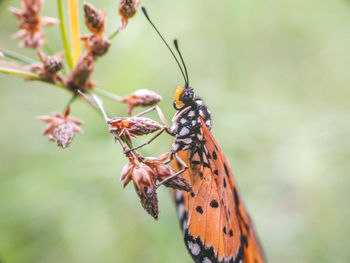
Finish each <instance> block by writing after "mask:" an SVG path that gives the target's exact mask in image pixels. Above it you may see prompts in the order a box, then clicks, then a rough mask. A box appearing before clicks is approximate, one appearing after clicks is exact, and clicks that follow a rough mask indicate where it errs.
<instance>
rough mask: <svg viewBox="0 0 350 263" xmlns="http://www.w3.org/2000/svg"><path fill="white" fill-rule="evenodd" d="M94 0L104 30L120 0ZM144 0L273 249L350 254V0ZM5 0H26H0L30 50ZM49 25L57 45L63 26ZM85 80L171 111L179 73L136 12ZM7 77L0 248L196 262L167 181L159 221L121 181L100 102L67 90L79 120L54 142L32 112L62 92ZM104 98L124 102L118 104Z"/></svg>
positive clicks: (1, 13) (36, 258)
mask: <svg viewBox="0 0 350 263" xmlns="http://www.w3.org/2000/svg"><path fill="white" fill-rule="evenodd" d="M82 2H83V1H80V4H81V5H82ZM91 2H92V3H93V4H95V5H96V6H97V7H99V8H102V9H106V10H107V27H106V31H107V33H108V34H109V33H111V32H112V31H113V30H114V29H115V28H116V27H117V26H118V24H119V16H118V14H117V6H118V2H117V1H116V0H105V1H101V0H100V1H97V0H95V1H91ZM141 5H145V6H147V8H148V11H149V13H150V15H151V17H153V20H154V21H155V23H156V24H157V25H158V27H159V28H160V30H161V31H162V32H163V33H164V35H165V36H166V38H167V39H168V40H169V41H171V40H172V39H173V38H175V37H176V38H178V39H179V40H180V45H181V47H182V51H183V54H184V56H185V59H186V61H187V65H188V68H189V73H190V80H191V83H192V86H193V87H194V88H195V91H196V92H197V94H199V95H200V96H201V97H202V98H203V99H204V100H205V101H206V103H207V105H208V106H209V108H210V109H211V110H212V112H213V125H214V127H213V130H212V131H213V133H214V135H215V136H216V138H217V140H218V141H219V143H220V144H221V145H222V147H223V149H224V150H225V152H226V154H227V155H228V157H229V159H230V160H231V164H232V166H233V168H234V172H235V175H236V179H237V181H238V184H239V186H240V189H241V192H242V194H243V197H244V200H245V202H246V205H247V206H248V208H249V211H250V213H251V215H252V217H253V219H254V221H255V223H256V227H257V231H258V233H259V236H260V238H261V241H262V243H263V245H264V248H265V251H266V255H267V257H268V259H269V262H288V263H289V262H350V250H349V247H350V209H349V201H350V191H349V186H350V180H349V171H350V162H349V158H350V140H349V136H350V119H349V114H350V103H349V98H350V89H349V84H350V5H349V1H345V0H333V1H317V0H307V1H305V0H284V1H280V0H264V1H262V0H250V1H246V0H235V1H221V2H220V1H219V2H218V1H186V0H179V1H161V0H152V1H150V0H147V1H141ZM9 6H15V7H19V1H18V0H16V1H10V0H2V1H0V25H1V30H0V46H2V47H6V48H9V49H12V50H15V51H19V52H22V53H23V52H24V53H25V54H26V55H28V56H31V57H33V58H36V54H35V52H34V51H32V50H29V49H20V48H18V46H17V44H18V42H19V41H18V40H13V39H11V38H10V35H11V34H12V33H14V32H15V31H16V21H15V19H14V18H13V17H12V16H11V15H10V14H9V13H8V11H7V8H8V7H9ZM81 13H82V12H81ZM42 14H44V15H49V16H54V17H57V7H56V1H52V0H50V1H48V0H47V1H46V3H45V5H44V7H43V10H42ZM81 28H82V31H83V33H87V30H86V28H85V26H84V24H83V23H81ZM46 33H47V38H48V42H49V44H50V45H51V46H52V47H53V48H54V49H55V50H62V44H61V40H60V35H59V29H58V27H57V26H56V27H51V28H48V29H47V30H46ZM93 80H95V81H97V82H98V83H99V87H101V88H103V89H106V90H109V91H112V92H114V93H116V94H119V95H126V94H129V93H131V92H132V91H134V90H136V89H140V88H150V89H153V90H154V91H156V92H158V93H159V94H161V95H162V96H163V101H162V102H161V103H160V106H161V108H162V109H163V111H164V112H165V114H166V117H167V119H168V120H169V121H170V120H171V117H172V114H173V113H174V110H173V108H172V96H173V93H174V90H175V88H176V85H178V84H183V81H182V78H181V75H180V73H179V71H178V69H177V68H176V65H175V63H174V61H173V60H172V58H171V57H170V54H169V52H168V51H167V50H166V48H165V47H164V45H163V44H162V43H161V41H160V39H159V38H158V37H157V36H156V34H155V32H154V31H153V30H152V29H151V27H150V25H149V24H148V23H147V22H146V20H145V18H144V17H143V16H142V15H141V12H140V13H138V15H137V16H136V17H135V18H133V19H132V20H131V21H130V23H129V25H128V27H127V29H126V30H125V31H124V32H123V33H122V34H120V35H118V36H117V37H116V38H115V39H114V41H113V45H112V47H111V49H110V52H109V53H108V54H107V55H106V56H105V57H103V58H101V59H99V61H98V64H97V68H96V71H95V73H94V75H93ZM0 87H1V90H0V112H1V114H0V123H1V128H0V135H1V136H0V149H1V151H0V163H1V164H0V262H4V263H12V262H13V263H15V262H39V263H43V262H50V263H54V262H73V263H75V262H84V263H87V262H91V263H92V262H143V263H144V262H146V263H148V262H152V263H153V262H154V263H157V262H169V263H170V262H173V263H178V262H181V263H182V262H192V261H191V259H190V256H189V255H188V254H187V251H186V249H185V247H184V244H183V240H182V234H181V232H180V229H179V227H178V222H177V216H176V213H175V209H174V205H173V203H172V200H171V196H170V194H169V192H168V191H167V189H160V193H159V199H160V218H159V221H158V222H156V221H154V220H153V219H152V218H151V217H150V216H149V215H148V214H146V212H145V211H144V210H143V209H142V208H141V206H140V203H139V199H138V198H137V196H136V195H135V192H134V189H133V187H132V186H131V185H130V186H128V187H127V188H126V189H125V190H123V189H122V186H121V183H120V182H119V176H120V171H121V168H122V167H123V165H124V163H125V162H126V159H125V157H123V155H122V153H121V149H120V147H119V146H118V145H116V144H114V142H113V138H112V136H111V135H109V134H108V132H107V129H106V126H105V125H104V122H103V121H102V119H101V118H100V116H99V115H98V114H96V112H95V111H93V110H92V109H91V108H90V107H89V106H88V105H86V104H85V103H84V102H83V101H78V102H77V103H75V104H74V105H73V107H72V115H74V116H77V117H79V118H81V119H83V120H84V121H85V125H84V126H83V129H84V130H85V134H84V135H77V136H76V137H75V139H74V141H73V143H72V145H71V147H69V148H68V149H65V150H62V149H60V148H57V147H56V146H55V144H54V143H49V142H48V139H47V138H46V137H42V136H41V135H40V134H41V132H42V130H43V129H44V124H42V123H40V122H38V121H36V120H34V117H35V116H37V115H46V114H49V113H50V112H52V111H57V110H60V109H62V108H63V107H64V105H65V104H66V103H67V101H68V100H69V98H70V94H69V93H68V92H65V91H63V90H61V89H59V88H55V87H53V86H50V85H46V84H43V83H36V82H24V81H23V80H21V79H16V78H14V77H9V76H5V75H0ZM106 107H107V108H108V111H109V112H111V113H113V114H114V115H115V116H124V115H125V114H126V107H125V105H120V104H116V103H111V102H108V103H107V102H106ZM151 116H153V117H154V118H156V116H155V115H151ZM142 139H143V140H145V138H142ZM143 140H139V141H138V142H142V141H143ZM170 143H171V138H170V137H169V136H167V135H163V136H162V137H161V138H160V139H159V140H157V141H156V142H154V143H153V144H152V145H150V146H148V147H146V148H144V149H143V150H142V153H143V154H145V155H149V156H156V155H158V154H161V153H163V152H165V151H167V150H168V149H169V146H170Z"/></svg>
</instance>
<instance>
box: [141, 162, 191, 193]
mask: <svg viewBox="0 0 350 263" xmlns="http://www.w3.org/2000/svg"><path fill="white" fill-rule="evenodd" d="M165 159H166V158H165ZM165 159H164V156H160V157H158V158H154V157H145V158H144V159H143V163H144V164H146V165H148V166H149V167H150V168H152V170H153V172H154V174H155V176H156V178H157V180H158V181H160V182H161V181H163V180H164V179H166V178H168V177H170V176H173V175H174V174H175V173H176V172H175V171H174V170H173V169H172V168H171V167H169V166H167V165H165V164H164V163H163V162H164V160H165ZM163 184H164V185H165V186H166V187H170V188H173V189H178V190H183V191H192V187H191V185H190V184H189V183H187V181H186V180H185V179H184V178H183V177H182V176H181V174H179V175H176V176H174V177H172V178H170V179H169V180H167V181H165V182H164V183H163Z"/></svg>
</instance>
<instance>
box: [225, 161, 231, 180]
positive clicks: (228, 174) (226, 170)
mask: <svg viewBox="0 0 350 263" xmlns="http://www.w3.org/2000/svg"><path fill="white" fill-rule="evenodd" d="M224 168H225V173H226V176H227V177H229V176H230V173H229V172H228V169H227V166H226V163H224Z"/></svg>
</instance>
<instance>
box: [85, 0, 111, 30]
mask: <svg viewBox="0 0 350 263" xmlns="http://www.w3.org/2000/svg"><path fill="white" fill-rule="evenodd" d="M84 14H85V24H86V26H87V28H88V29H89V31H90V32H91V33H94V34H98V35H102V34H103V32H104V27H105V18H106V13H105V12H104V13H102V12H101V11H100V10H98V9H97V8H96V7H94V6H93V5H92V4H90V3H86V2H85V3H84Z"/></svg>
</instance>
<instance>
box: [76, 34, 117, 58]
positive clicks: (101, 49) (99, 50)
mask: <svg viewBox="0 0 350 263" xmlns="http://www.w3.org/2000/svg"><path fill="white" fill-rule="evenodd" d="M81 39H82V40H83V41H84V46H85V49H86V50H87V53H88V54H89V55H91V56H93V57H95V58H96V57H101V56H103V55H104V54H106V53H107V51H108V49H109V46H110V45H111V41H109V40H108V39H107V38H105V37H103V36H102V37H101V36H99V35H91V36H83V37H81Z"/></svg>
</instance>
